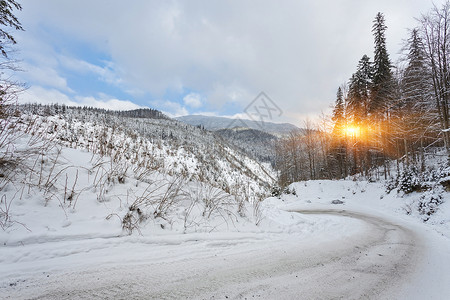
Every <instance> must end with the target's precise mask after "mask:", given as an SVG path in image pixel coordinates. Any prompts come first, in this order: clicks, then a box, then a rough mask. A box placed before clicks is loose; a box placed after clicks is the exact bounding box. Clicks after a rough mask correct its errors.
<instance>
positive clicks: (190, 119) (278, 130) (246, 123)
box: [174, 115, 300, 136]
mask: <svg viewBox="0 0 450 300" xmlns="http://www.w3.org/2000/svg"><path fill="white" fill-rule="evenodd" d="M174 119H175V120H178V121H180V122H183V123H186V124H189V125H193V126H201V127H202V128H204V129H206V130H210V131H217V130H221V129H233V128H236V127H237V128H249V129H255V130H260V131H263V132H267V133H270V134H272V135H275V136H284V135H287V134H289V133H290V132H292V131H297V130H300V128H299V127H297V126H295V125H293V124H290V123H273V122H260V121H253V120H247V119H232V118H227V117H216V116H204V115H187V116H181V117H176V118H174Z"/></svg>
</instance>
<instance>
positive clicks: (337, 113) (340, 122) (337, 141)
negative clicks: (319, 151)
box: [330, 87, 347, 178]
mask: <svg viewBox="0 0 450 300" xmlns="http://www.w3.org/2000/svg"><path fill="white" fill-rule="evenodd" d="M345 107H346V106H345V103H344V93H343V91H342V88H341V87H339V88H338V90H337V93H336V103H335V105H334V108H333V115H332V118H331V120H332V122H333V140H332V141H333V144H332V145H331V150H330V155H331V157H332V158H333V159H334V160H335V161H336V163H337V171H336V172H334V173H337V174H336V177H338V178H344V177H346V176H347V171H346V170H347V166H346V157H347V147H346V141H345V127H346V123H347V121H346V110H345Z"/></svg>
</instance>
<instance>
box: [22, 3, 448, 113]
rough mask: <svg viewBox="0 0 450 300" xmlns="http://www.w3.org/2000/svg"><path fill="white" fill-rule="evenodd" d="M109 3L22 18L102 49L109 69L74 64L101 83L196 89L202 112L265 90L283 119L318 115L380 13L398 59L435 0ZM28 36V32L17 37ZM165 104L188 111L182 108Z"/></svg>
mask: <svg viewBox="0 0 450 300" xmlns="http://www.w3.org/2000/svg"><path fill="white" fill-rule="evenodd" d="M435 2H436V4H437V5H440V4H439V2H443V0H438V1H435ZM105 3H106V2H105V1H88V0H76V1H75V0H66V1H52V0H41V1H32V0H24V3H23V6H24V9H23V11H22V12H21V13H20V15H19V19H20V20H22V21H23V24H24V26H25V27H26V28H27V26H28V28H33V27H39V26H41V25H42V26H46V28H57V29H58V30H59V31H61V32H62V33H63V34H64V35H66V36H67V37H68V38H73V39H76V40H79V41H82V42H83V43H85V44H87V45H89V47H91V48H94V49H96V50H98V51H101V52H102V53H104V54H106V55H107V56H108V57H110V61H111V63H112V64H113V65H112V66H109V65H105V66H103V67H99V66H95V65H89V64H85V63H81V64H80V66H75V67H80V68H85V69H88V70H89V72H94V73H95V74H98V75H99V76H100V77H101V78H103V80H105V81H107V82H117V80H119V82H120V84H123V85H124V86H126V87H127V88H128V89H129V90H138V91H144V92H145V93H150V94H152V95H155V97H157V98H162V97H163V96H164V94H165V93H166V92H167V91H168V90H170V91H183V90H185V89H190V90H195V91H198V92H199V93H200V94H201V95H203V96H204V97H205V101H206V100H207V103H205V102H204V103H203V106H208V109H210V107H220V106H221V105H222V104H224V103H229V102H234V103H235V104H241V106H242V107H245V106H246V104H247V103H249V102H250V101H252V100H253V98H254V97H255V96H256V95H258V94H259V92H261V91H264V92H266V93H267V94H268V95H269V96H270V97H271V98H272V100H273V101H275V102H276V103H277V105H278V106H279V107H280V108H281V109H282V110H283V111H285V112H286V113H285V114H284V116H285V117H286V118H288V116H289V115H292V116H293V115H295V114H296V115H297V116H299V115H310V114H319V113H320V111H321V110H323V109H326V108H327V107H328V105H329V104H330V103H332V102H333V101H334V99H335V94H336V89H337V88H338V86H340V85H341V84H342V83H343V82H345V81H347V80H348V79H349V78H350V76H351V74H352V73H353V72H354V71H355V69H356V65H357V63H358V60H359V59H360V58H361V57H362V55H363V54H367V55H369V56H370V57H373V37H372V33H371V26H372V21H373V18H374V17H375V15H376V13H377V12H378V11H381V12H383V13H385V16H386V23H387V26H388V29H387V33H386V38H387V45H388V50H389V52H390V54H391V58H392V59H393V60H395V58H396V57H397V56H398V55H397V52H398V50H399V49H400V43H401V42H402V40H403V39H405V38H407V36H406V34H407V30H406V28H408V27H412V26H414V25H415V21H414V17H417V16H420V13H422V12H426V11H427V10H428V9H429V8H430V7H431V1H412V2H411V1H410V0H398V1H392V0H378V1H359V0H332V1H330V0H328V1H326V0H317V1H294V0H286V1H283V5H280V4H279V3H278V2H276V1H269V0H261V1H258V2H257V3H256V2H252V1H207V2H204V1H195V0H194V1H178V0H174V1H163V2H161V1H156V0H154V1H152V0H135V1H133V5H123V3H122V1H118V0H110V1H107V4H105ZM86 7H89V9H86ZM100 11H101V12H102V13H99V12H100ZM80 16H83V21H82V22H80ZM43 28H45V27H43ZM27 34H33V32H32V30H27V31H26V32H24V33H21V35H23V36H26V35H27ZM62 47H63V46H62ZM33 50H35V51H44V50H41V48H39V47H34V48H33ZM30 55H32V54H31V53H30ZM193 103H194V106H189V104H188V103H186V104H185V105H186V106H189V107H195V102H193ZM207 104H208V105H207ZM169 106H171V105H169ZM170 110H171V111H179V112H181V111H183V110H184V111H187V110H186V108H185V107H183V106H181V105H179V104H178V107H177V108H175V107H174V106H173V107H171V109H170ZM287 112H289V114H288V113H287Z"/></svg>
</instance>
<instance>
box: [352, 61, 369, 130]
mask: <svg viewBox="0 0 450 300" xmlns="http://www.w3.org/2000/svg"><path fill="white" fill-rule="evenodd" d="M372 77H373V67H372V63H371V62H370V58H369V57H368V56H367V55H364V56H363V57H362V58H361V59H360V61H359V63H358V66H357V70H356V73H354V74H353V75H352V78H351V79H350V85H349V95H348V96H349V97H348V107H347V110H348V113H349V116H350V117H351V118H352V121H353V122H354V123H355V124H360V123H361V122H364V121H366V118H367V114H368V111H369V99H370V89H371V86H372Z"/></svg>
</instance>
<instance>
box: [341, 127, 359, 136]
mask: <svg viewBox="0 0 450 300" xmlns="http://www.w3.org/2000/svg"><path fill="white" fill-rule="evenodd" d="M359 131H360V130H359V127H355V126H347V127H346V128H345V132H346V133H347V135H349V136H353V137H357V136H359V133H360V132H359Z"/></svg>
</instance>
